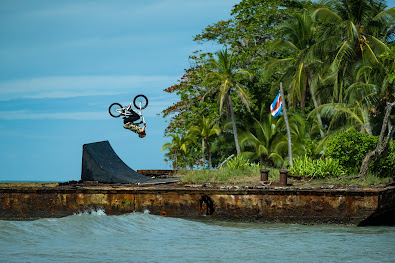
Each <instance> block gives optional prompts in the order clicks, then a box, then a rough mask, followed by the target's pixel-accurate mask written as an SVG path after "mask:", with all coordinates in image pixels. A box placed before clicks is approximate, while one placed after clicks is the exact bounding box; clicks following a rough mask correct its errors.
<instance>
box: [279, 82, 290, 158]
mask: <svg viewBox="0 0 395 263" xmlns="http://www.w3.org/2000/svg"><path fill="white" fill-rule="evenodd" d="M280 93H281V98H282V103H283V115H284V122H285V126H286V127H287V138H288V157H289V165H291V166H293V159H292V142H291V130H290V128H289V122H288V115H287V109H286V108H287V106H286V102H285V96H284V90H283V83H282V82H280Z"/></svg>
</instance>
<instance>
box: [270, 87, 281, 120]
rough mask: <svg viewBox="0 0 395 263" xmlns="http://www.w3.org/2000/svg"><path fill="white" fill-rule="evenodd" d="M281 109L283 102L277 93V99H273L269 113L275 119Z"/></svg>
mask: <svg viewBox="0 0 395 263" xmlns="http://www.w3.org/2000/svg"><path fill="white" fill-rule="evenodd" d="M282 108H283V100H282V98H281V93H280V92H279V93H278V95H277V97H276V98H275V99H274V101H273V103H272V104H271V105H270V113H271V114H272V115H273V117H274V118H276V117H277V116H278V115H280V114H281V110H282Z"/></svg>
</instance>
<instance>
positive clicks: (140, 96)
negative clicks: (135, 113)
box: [133, 94, 148, 110]
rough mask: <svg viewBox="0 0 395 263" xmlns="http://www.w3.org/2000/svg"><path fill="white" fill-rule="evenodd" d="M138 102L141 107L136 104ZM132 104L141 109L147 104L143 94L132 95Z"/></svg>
mask: <svg viewBox="0 0 395 263" xmlns="http://www.w3.org/2000/svg"><path fill="white" fill-rule="evenodd" d="M139 102H141V109H140V107H139V105H138V104H139ZM133 104H134V106H135V107H136V109H139V110H143V109H145V108H147V106H148V99H147V97H146V96H145V95H142V94H140V95H137V96H136V97H134V100H133Z"/></svg>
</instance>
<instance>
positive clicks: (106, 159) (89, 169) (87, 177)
mask: <svg viewBox="0 0 395 263" xmlns="http://www.w3.org/2000/svg"><path fill="white" fill-rule="evenodd" d="M81 180H82V181H97V182H99V183H127V184H138V183H156V182H170V181H177V180H178V179H177V178H169V180H166V179H152V178H150V177H147V176H144V175H142V174H139V173H137V172H136V171H135V170H133V169H132V168H130V167H129V166H127V165H126V164H125V163H124V162H123V161H122V160H121V159H120V158H119V156H118V155H117V154H116V153H115V151H114V149H113V148H112V147H111V145H110V143H109V142H108V141H102V142H94V143H88V144H84V145H83V150H82V171H81Z"/></svg>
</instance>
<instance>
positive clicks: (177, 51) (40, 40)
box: [0, 0, 239, 182]
mask: <svg viewBox="0 0 395 263" xmlns="http://www.w3.org/2000/svg"><path fill="white" fill-rule="evenodd" d="M238 2H239V1H236V0H200V1H185V0H144V1H128V0H125V1H123V0H116V1H115V0H114V1H97V0H95V1H73V0H69V1H53V0H50V1H44V0H35V1H30V0H27V1H21V0H0V181H56V182H65V181H70V180H80V179H81V163H82V146H83V144H86V143H92V142H98V141H104V140H108V141H109V142H110V144H111V145H112V147H113V148H114V150H115V152H116V153H117V154H118V155H119V156H120V158H121V159H122V160H123V161H124V162H125V163H126V164H127V165H129V166H130V167H131V168H133V169H135V170H138V169H170V168H171V167H170V165H169V164H168V163H165V162H164V152H162V151H161V147H162V145H163V144H164V143H165V142H167V141H170V139H169V138H165V137H164V130H165V128H166V127H167V125H166V122H165V119H163V118H162V117H160V116H158V114H159V113H160V112H161V111H162V110H163V109H165V108H166V107H168V106H171V105H172V103H174V102H176V101H177V97H176V96H175V95H172V94H168V93H166V92H164V91H163V90H164V89H166V88H168V87H170V86H172V85H174V84H176V83H177V80H178V79H180V78H181V76H182V75H183V73H184V69H186V68H188V67H189V62H188V56H189V55H192V53H193V51H195V50H198V49H203V50H210V51H216V50H219V49H220V47H219V46H214V45H212V44H208V45H205V46H201V45H199V44H197V43H195V42H194V41H193V37H194V36H195V35H196V34H199V33H201V32H202V30H203V29H204V28H205V27H206V26H208V25H210V24H213V23H214V22H217V21H219V20H224V19H228V18H229V17H230V11H231V9H232V7H233V6H234V5H235V4H237V3H238ZM138 94H144V95H146V96H147V97H148V99H149V105H148V107H147V108H146V109H145V110H144V111H143V114H144V117H145V120H146V122H147V128H146V129H147V136H146V137H145V138H143V139H140V138H138V136H137V135H136V134H135V133H133V132H131V131H129V130H126V129H124V128H123V120H122V118H112V117H111V116H110V115H109V114H108V107H109V105H110V104H112V103H113V102H118V103H121V104H122V105H128V104H129V103H130V102H132V100H133V98H134V97H135V96H136V95H138Z"/></svg>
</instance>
